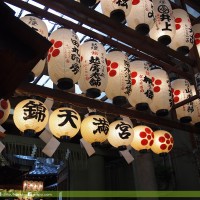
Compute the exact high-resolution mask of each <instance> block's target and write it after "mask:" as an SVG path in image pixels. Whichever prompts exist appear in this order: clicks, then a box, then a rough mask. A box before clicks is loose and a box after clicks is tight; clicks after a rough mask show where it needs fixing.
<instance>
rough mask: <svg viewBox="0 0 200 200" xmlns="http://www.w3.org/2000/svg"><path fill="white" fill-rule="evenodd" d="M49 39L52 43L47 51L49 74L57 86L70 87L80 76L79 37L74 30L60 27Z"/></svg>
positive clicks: (63, 88) (65, 88)
mask: <svg viewBox="0 0 200 200" xmlns="http://www.w3.org/2000/svg"><path fill="white" fill-rule="evenodd" d="M49 40H50V41H51V42H52V44H53V45H52V47H51V48H50V49H49V52H48V72H49V76H50V78H51V80H52V81H53V83H54V84H56V85H57V86H58V88H60V89H62V90H67V89H70V88H72V87H73V85H74V84H75V83H76V82H77V81H78V79H79V77H80V52H79V51H80V49H79V47H80V42H79V38H78V36H77V35H76V33H75V32H74V31H72V30H70V29H65V28H60V29H57V30H56V31H54V32H53V33H52V34H51V35H50V36H49Z"/></svg>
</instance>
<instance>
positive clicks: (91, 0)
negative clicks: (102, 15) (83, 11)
mask: <svg viewBox="0 0 200 200" xmlns="http://www.w3.org/2000/svg"><path fill="white" fill-rule="evenodd" d="M76 1H77V2H79V3H81V4H83V5H85V6H87V7H91V6H94V5H95V4H97V3H99V1H100V0H76Z"/></svg>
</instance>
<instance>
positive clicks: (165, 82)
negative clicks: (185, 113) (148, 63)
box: [149, 66, 173, 116]
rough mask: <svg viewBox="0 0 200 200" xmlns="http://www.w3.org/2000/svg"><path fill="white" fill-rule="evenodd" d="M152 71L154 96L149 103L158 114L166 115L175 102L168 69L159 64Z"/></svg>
mask: <svg viewBox="0 0 200 200" xmlns="http://www.w3.org/2000/svg"><path fill="white" fill-rule="evenodd" d="M150 72H151V76H152V82H153V91H154V98H153V101H152V102H151V103H150V104H149V108H150V109H151V111H152V112H154V113H156V115H158V116H166V115H168V113H169V111H170V110H171V108H172V104H173V98H172V93H171V83H170V80H169V76H168V74H167V72H166V71H164V70H163V69H162V68H160V67H158V66H152V70H151V71H150ZM163 99H164V101H163Z"/></svg>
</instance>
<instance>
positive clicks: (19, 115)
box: [13, 99, 49, 133]
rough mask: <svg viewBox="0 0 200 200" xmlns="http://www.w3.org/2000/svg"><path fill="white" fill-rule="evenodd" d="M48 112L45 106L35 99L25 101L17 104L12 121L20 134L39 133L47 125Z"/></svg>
mask: <svg viewBox="0 0 200 200" xmlns="http://www.w3.org/2000/svg"><path fill="white" fill-rule="evenodd" d="M48 118H49V112H48V109H47V108H46V106H45V105H44V104H43V103H42V102H41V101H38V100H36V99H26V100H23V101H21V102H20V103H18V104H17V106H16V107H15V109H14V113H13V119H14V123H15V125H16V126H17V128H18V129H19V130H20V131H21V132H24V133H26V132H34V133H35V132H39V131H41V130H42V129H43V128H44V127H45V126H46V124H47V122H48Z"/></svg>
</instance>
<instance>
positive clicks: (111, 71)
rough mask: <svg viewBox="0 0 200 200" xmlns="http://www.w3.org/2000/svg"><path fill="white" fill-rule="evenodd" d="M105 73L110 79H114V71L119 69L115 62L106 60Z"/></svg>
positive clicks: (115, 72)
mask: <svg viewBox="0 0 200 200" xmlns="http://www.w3.org/2000/svg"><path fill="white" fill-rule="evenodd" d="M106 64H107V72H108V75H109V76H110V77H114V76H116V74H117V71H116V69H117V68H118V67H119V64H118V63H117V62H112V61H111V60H106Z"/></svg>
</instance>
